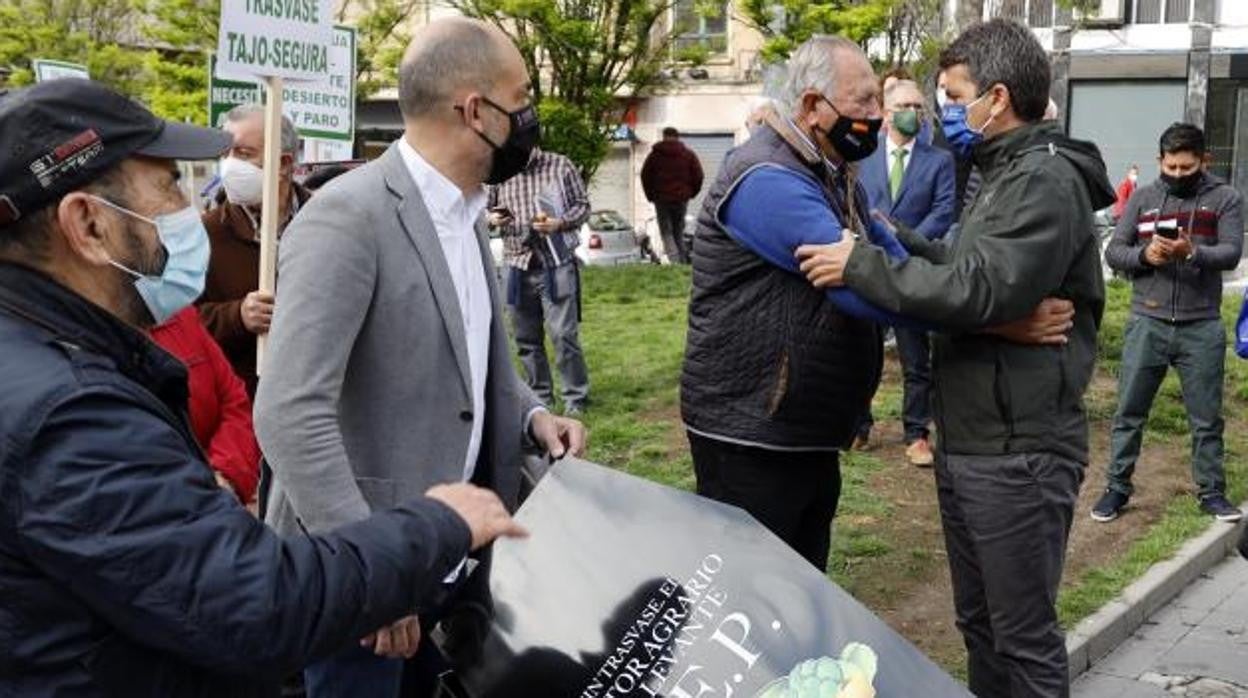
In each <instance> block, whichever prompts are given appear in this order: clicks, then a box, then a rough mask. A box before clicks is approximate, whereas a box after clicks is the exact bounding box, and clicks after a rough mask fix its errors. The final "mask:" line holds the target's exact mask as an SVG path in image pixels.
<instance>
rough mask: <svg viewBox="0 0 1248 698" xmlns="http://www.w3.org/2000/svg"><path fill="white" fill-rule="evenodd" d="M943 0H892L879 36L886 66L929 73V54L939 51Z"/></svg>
mask: <svg viewBox="0 0 1248 698" xmlns="http://www.w3.org/2000/svg"><path fill="white" fill-rule="evenodd" d="M940 12H941V0H905V2H899V1H898V0H893V2H892V7H891V8H889V13H888V20H887V22H886V24H885V25H884V29H883V31H882V33H881V35H880V38H882V39H883V45H884V58H883V63H884V65H885V66H886V67H890V68H891V67H897V66H902V65H910V66H912V68H913V70H912V71H911V72H913V73H914V74H916V75H918V74H921V73H924V72H926V70H927V66H926V65H925V64H926V61H927V59H928V57H930V56H931V55H933V53H934V49H935V52H938V51H939V48H938V47H939V46H940V45H941V44H942V43H943V42H942V41H941V39H942V37H941V31H940Z"/></svg>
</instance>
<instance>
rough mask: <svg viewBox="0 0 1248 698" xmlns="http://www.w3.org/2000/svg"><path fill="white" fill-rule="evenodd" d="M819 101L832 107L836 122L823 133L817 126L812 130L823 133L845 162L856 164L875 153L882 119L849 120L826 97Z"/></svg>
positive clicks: (821, 97) (878, 142)
mask: <svg viewBox="0 0 1248 698" xmlns="http://www.w3.org/2000/svg"><path fill="white" fill-rule="evenodd" d="M819 99H822V100H823V101H825V102H827V103H828V106H829V107H832V111H834V112H836V122H835V123H833V124H832V128H831V129H829V130H827V131H823V129H822V128H819V126H818V125H815V126H814V129H815V130H816V131H823V135H824V137H825V138H827V139H828V142H829V143H831V144H832V147H833V148H835V149H836V152H837V153H838V154H839V155H840V156H841V157H842V158H844V159H845V161H846V162H857V161H859V160H862V159H863V158H866V157H869V156H870V155H871V153H874V152H875V149H876V147H877V146H879V144H880V140H879V136H880V127H881V126H883V125H884V120H883V119H851V118H849V117H847V116H844V115H842V114H841V112H840V111H839V110H837V108H836V107H835V106H833V104H832V101H831V100H830V99H828V98H827V97H824V96H823V95H819Z"/></svg>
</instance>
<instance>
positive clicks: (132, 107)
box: [0, 78, 233, 227]
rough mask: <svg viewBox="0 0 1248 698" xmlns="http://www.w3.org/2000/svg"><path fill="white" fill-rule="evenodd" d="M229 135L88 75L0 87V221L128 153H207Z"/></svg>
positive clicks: (180, 156) (205, 156) (76, 185)
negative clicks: (184, 120)
mask: <svg viewBox="0 0 1248 698" xmlns="http://www.w3.org/2000/svg"><path fill="white" fill-rule="evenodd" d="M232 143H233V138H232V137H231V136H230V135H229V134H228V133H225V132H223V131H218V130H215V129H209V128H203V127H202V126H192V125H190V124H179V123H176V122H172V121H165V120H163V119H160V118H157V117H156V115H155V114H152V112H151V111H149V110H148V109H147V108H146V107H144V106H143V105H141V104H139V103H138V102H136V101H134V100H132V99H130V98H129V97H126V96H125V95H123V94H121V93H120V92H117V91H116V90H113V89H112V88H110V87H106V86H105V85H103V84H101V83H98V82H96V81H94V80H83V79H79V78H62V79H58V80H49V81H47V82H41V83H39V84H37V85H33V86H31V87H27V88H24V89H20V90H12V91H10V92H8V93H4V94H0V227H3V226H6V225H9V224H10V223H13V222H14V221H17V220H19V219H20V218H21V217H22V216H25V215H28V214H30V213H34V212H35V211H38V210H39V209H41V208H43V207H44V206H46V205H48V204H50V203H52V202H53V201H56V200H58V199H60V198H61V197H62V196H64V195H65V194H68V193H69V192H71V191H74V190H75V189H81V188H82V187H83V186H85V185H86V184H88V183H90V182H92V181H94V180H95V179H97V178H99V177H100V176H101V175H103V174H104V173H105V172H107V171H108V170H109V169H111V168H112V167H114V166H116V165H117V164H118V163H120V162H122V161H123V160H125V159H126V158H128V157H131V156H134V155H145V156H147V157H153V158H166V159H170V160H211V159H214V158H216V157H218V156H220V155H221V154H222V153H224V152H225V151H226V150H227V149H228V148H229V147H230V145H231V144H232Z"/></svg>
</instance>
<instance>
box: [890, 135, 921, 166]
mask: <svg viewBox="0 0 1248 698" xmlns="http://www.w3.org/2000/svg"><path fill="white" fill-rule="evenodd" d="M884 143H885V144H886V146H887V152H886V153H885V154H886V155H887V156H888V160H886V161H885V163H884V164H885V165H887V167H886V168H885V169H884V173H885V175H887V174H888V173H889V172H892V171H893V158H895V157H897V156H896V155H894V154H893V153H895V152H897V150H898V149H901V150H904V151H906V156H905V157H903V158H902V159H901V171H902V172H905V171H906V170H907V169H909V167H910V158H911V157H912V156H913V155H914V140H911V141H910V142H909V143H907V144H905V145H897V144H896V143H894V142H893V139H892V138H891V137H888V136H885V137H884Z"/></svg>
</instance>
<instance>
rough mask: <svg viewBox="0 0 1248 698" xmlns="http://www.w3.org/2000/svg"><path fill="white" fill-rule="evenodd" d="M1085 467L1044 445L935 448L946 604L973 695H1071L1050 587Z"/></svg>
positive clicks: (990, 697)
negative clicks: (1029, 449) (970, 452)
mask: <svg viewBox="0 0 1248 698" xmlns="http://www.w3.org/2000/svg"><path fill="white" fill-rule="evenodd" d="M1083 475H1084V465H1083V464H1081V463H1077V462H1075V461H1072V460H1069V459H1067V458H1062V457H1061V456H1056V455H1054V454H1051V453H1021V454H1008V455H1001V456H961V455H951V454H945V453H938V454H937V459H936V492H937V497H938V499H939V502H940V519H941V524H942V526H943V528H944V531H945V549H946V550H947V551H948V554H949V571H950V574H951V577H952V580H953V602H954V609H955V613H956V616H957V626H958V630H959V631H961V633H962V639H963V641H964V642H965V643H966V650H967V654H968V659H967V665H968V667H967V668H968V672H967V675H968V683H969V686H970V689H971V692H972V693H974V694H975V695H977V696H979V697H980V698H1042V697H1043V698H1067V697H1068V696H1069V695H1070V674H1069V668H1068V663H1067V657H1066V641H1065V638H1064V636H1063V634H1062V629H1061V627H1060V626H1059V625H1058V620H1057V587H1058V584H1059V583H1060V582H1061V579H1062V566H1063V564H1064V562H1065V558H1066V541H1067V538H1068V537H1069V535H1070V522H1071V517H1072V516H1073V514H1074V507H1075V500H1076V499H1077V498H1078V496H1079V486H1080V485H1081V484H1082V483H1083Z"/></svg>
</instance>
